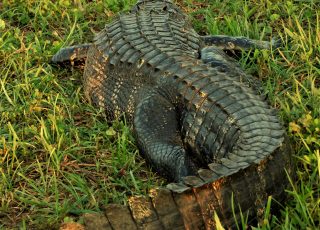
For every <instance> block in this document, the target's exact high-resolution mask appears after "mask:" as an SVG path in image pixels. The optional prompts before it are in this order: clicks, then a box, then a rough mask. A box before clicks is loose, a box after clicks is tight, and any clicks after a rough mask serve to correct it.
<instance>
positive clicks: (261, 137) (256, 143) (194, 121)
mask: <svg viewBox="0 0 320 230" xmlns="http://www.w3.org/2000/svg"><path fill="white" fill-rule="evenodd" d="M95 40H96V41H95V45H94V46H93V47H92V48H91V49H90V50H89V54H88V60H87V63H86V66H87V67H86V69H85V74H84V79H85V80H84V82H85V91H86V94H87V95H88V97H89V98H90V99H91V100H92V101H93V102H94V103H95V104H98V105H99V106H101V107H104V108H106V110H107V114H108V116H109V118H110V119H114V118H118V117H119V116H120V115H121V114H126V116H127V117H128V118H129V120H132V119H130V118H132V117H133V114H134V111H135V107H136V105H137V103H138V102H139V101H140V100H141V98H143V97H144V95H145V94H146V92H147V91H149V90H150V89H151V88H154V87H155V86H157V85H173V86H174V87H171V88H172V90H174V91H176V92H175V93H176V94H177V97H178V98H180V103H181V104H182V105H183V108H182V112H181V117H180V118H179V119H180V121H181V135H182V138H183V142H184V143H185V145H186V147H188V149H190V150H191V151H192V152H193V153H195V154H196V155H197V159H198V160H199V161H201V162H202V163H210V162H215V161H217V160H221V158H228V159H230V160H233V161H235V162H242V163H241V164H242V165H246V166H247V165H248V164H250V163H251V162H253V161H259V160H261V159H263V158H265V156H267V155H268V154H270V153H272V152H273V151H274V149H275V148H277V146H278V145H279V144H280V143H282V141H283V138H282V136H283V130H282V127H281V125H280V124H279V121H278V118H277V117H276V114H275V113H274V112H272V110H271V109H270V108H269V106H268V105H267V103H266V102H265V101H263V100H262V99H261V98H260V96H258V95H255V92H254V91H253V90H251V89H250V88H247V87H246V86H244V85H243V84H242V83H241V82H240V81H237V78H236V77H235V76H234V75H236V73H235V72H234V70H233V69H227V68H221V66H217V67H216V68H214V67H209V66H208V65H205V64H204V63H202V61H201V60H199V50H200V48H201V47H202V44H201V40H200V38H199V36H198V35H197V34H196V33H195V32H194V30H193V29H192V28H191V26H190V23H189V21H188V20H187V19H186V18H185V15H184V14H182V13H181V12H180V10H179V9H178V8H176V7H174V5H172V4H169V3H166V2H159V1H158V2H156V5H155V3H153V2H150V4H148V3H145V4H143V5H140V6H139V9H138V10H137V11H136V12H133V13H130V14H123V15H121V16H119V17H118V18H117V19H116V20H114V21H113V22H112V23H111V24H109V25H107V26H106V28H105V29H104V30H103V31H101V32H100V33H99V34H98V35H97V37H96V39H95ZM235 68H236V66H235ZM239 75H240V73H239ZM231 153H232V154H231ZM244 158H245V160H244ZM244 162H246V163H247V164H245V163H244Z"/></svg>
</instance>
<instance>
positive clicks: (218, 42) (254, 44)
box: [201, 35, 281, 50]
mask: <svg viewBox="0 0 320 230" xmlns="http://www.w3.org/2000/svg"><path fill="white" fill-rule="evenodd" d="M201 38H202V40H203V42H204V43H205V44H206V45H207V46H212V45H214V46H216V47H219V48H221V49H223V50H250V49H271V48H273V49H275V48H279V47H280V46H281V42H280V40H276V39H272V40H271V42H269V41H260V40H254V39H250V38H246V37H232V36H227V35H207V36H202V37H201Z"/></svg>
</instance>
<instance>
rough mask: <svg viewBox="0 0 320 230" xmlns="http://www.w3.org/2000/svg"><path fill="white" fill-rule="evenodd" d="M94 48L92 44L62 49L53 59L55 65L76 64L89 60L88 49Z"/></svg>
mask: <svg viewBox="0 0 320 230" xmlns="http://www.w3.org/2000/svg"><path fill="white" fill-rule="evenodd" d="M91 46H92V44H90V43H87V44H81V45H75V46H69V47H65V48H62V49H60V50H59V51H58V52H57V53H56V54H55V55H54V56H53V57H52V59H51V62H53V63H65V62H70V63H71V64H74V62H84V61H85V59H86V58H87V52H88V49H89V48H90V47H91Z"/></svg>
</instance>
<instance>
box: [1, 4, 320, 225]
mask: <svg viewBox="0 0 320 230" xmlns="http://www.w3.org/2000/svg"><path fill="white" fill-rule="evenodd" d="M134 2H135V1H133V0H125V1H115V0H112V1H111V0H109V1H100V0H99V1H94V2H91V1H90V2H87V1H83V0H75V1H68V0H64V1H49V0H41V1H36V0H28V1H18V0H3V1H2V2H1V3H0V229H2V228H9V229H10V228H13V227H17V228H19V227H21V228H36V229H41V228H45V227H47V226H48V225H49V226H51V227H52V228H57V226H58V225H59V224H60V223H61V222H62V220H63V219H64V218H65V217H67V216H68V217H75V218H76V217H78V216H79V215H80V214H81V213H84V212H96V211H99V210H100V208H101V207H103V205H105V204H107V203H110V202H118V203H123V202H125V201H126V198H127V197H128V196H129V195H132V194H144V193H146V191H147V190H148V189H149V188H151V187H153V186H156V185H157V184H161V183H162V182H161V180H160V179H159V178H158V177H156V176H155V175H154V174H153V173H152V172H151V171H150V170H149V169H148V167H146V165H145V163H144V161H143V159H142V158H141V157H140V156H139V154H138V151H137V148H136V145H135V142H134V139H133V138H132V136H131V133H130V128H129V127H127V126H126V125H125V122H124V121H118V122H115V123H114V124H110V123H108V122H107V120H106V118H105V117H104V113H103V111H100V110H98V109H96V108H93V107H92V106H90V105H89V104H88V103H87V102H86V100H85V98H84V96H83V91H82V86H81V71H80V70H77V69H72V68H70V69H62V68H57V67H54V66H51V65H50V64H49V60H50V58H51V56H52V55H53V54H54V53H55V52H56V51H58V50H59V49H60V48H61V47H63V46H68V45H72V44H77V43H84V42H88V41H91V39H92V38H93V34H94V33H95V32H97V31H99V30H100V29H102V28H103V26H104V24H105V23H106V22H108V21H110V20H111V19H112V16H113V15H114V14H116V13H117V12H119V11H121V10H128V9H129V8H130V5H132V4H133V3H134ZM209 2H210V3H209ZM178 3H180V6H182V7H183V9H184V10H186V12H188V14H190V15H191V16H192V22H193V24H194V26H195V28H196V30H197V31H198V32H199V33H200V34H209V33H211V34H228V35H234V36H248V37H250V38H254V39H264V40H270V39H271V38H272V37H275V38H279V39H281V40H282V47H281V48H280V49H277V50H272V51H266V50H263V51H258V50H255V51H249V52H246V53H242V54H240V56H239V62H240V63H241V65H242V66H243V67H244V68H245V69H246V70H247V72H249V73H251V74H252V75H254V76H256V77H257V79H259V80H261V81H262V85H263V92H264V93H265V94H266V95H267V97H268V99H269V100H270V103H271V105H272V106H274V107H276V108H278V109H279V111H280V116H281V118H282V120H283V123H284V126H285V127H286V129H287V132H288V134H289V136H290V138H291V141H292V145H293V147H294V161H295V162H296V164H297V168H296V174H297V177H296V178H292V187H291V188H289V189H288V197H289V199H288V201H287V203H285V204H282V206H283V208H282V210H281V214H280V215H277V216H274V215H272V214H271V213H268V210H269V209H268V208H267V209H266V210H267V211H266V214H265V218H264V220H263V222H261V223H259V225H258V226H255V227H257V228H260V229H274V228H276V229H306V228H309V229H315V228H316V227H317V226H319V224H320V198H319V197H320V194H319V193H320V183H319V182H320V181H319V180H320V156H319V149H320V117H319V114H320V100H319V98H320V89H319V82H320V80H319V77H320V22H319V21H320V8H319V6H318V4H317V3H316V1H276V2H274V1H254V0H250V1H231V0H229V1H228V0H227V1H200V0H199V1H193V0H188V1H185V2H184V3H182V1H178ZM272 202H275V201H272ZM244 219H245V217H244ZM244 222H245V221H244ZM242 226H245V223H243V225H242ZM239 227H240V226H239ZM240 228H241V229H243V228H242V227H240Z"/></svg>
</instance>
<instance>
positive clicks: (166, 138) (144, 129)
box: [134, 90, 196, 182]
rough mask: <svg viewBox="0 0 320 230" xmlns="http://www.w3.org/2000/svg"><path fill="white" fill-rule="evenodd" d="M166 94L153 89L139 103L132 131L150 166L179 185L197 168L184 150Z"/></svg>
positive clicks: (170, 100)
mask: <svg viewBox="0 0 320 230" xmlns="http://www.w3.org/2000/svg"><path fill="white" fill-rule="evenodd" d="M165 94H166V93H165V92H160V90H159V91H157V90H154V91H152V92H151V93H149V94H148V96H147V97H145V99H143V100H142V101H141V102H140V103H139V104H138V106H137V109H136V112H135V116H134V117H135V118H134V130H135V134H136V136H137V140H138V143H139V147H140V149H141V151H142V153H143V154H144V156H145V158H146V159H147V161H148V162H149V163H150V164H151V166H152V167H153V168H154V169H155V170H156V171H157V172H159V173H160V174H162V175H164V176H166V177H167V178H168V179H169V180H173V181H175V182H179V181H181V179H182V178H183V177H185V176H187V175H194V174H195V172H196V167H195V164H194V163H193V162H192V160H191V158H190V157H189V156H188V155H187V153H186V151H185V149H184V147H183V144H182V140H181V136H180V132H179V124H178V120H177V117H178V114H177V112H176V106H175V105H174V101H173V100H172V99H173V98H172V97H168V95H165Z"/></svg>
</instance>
